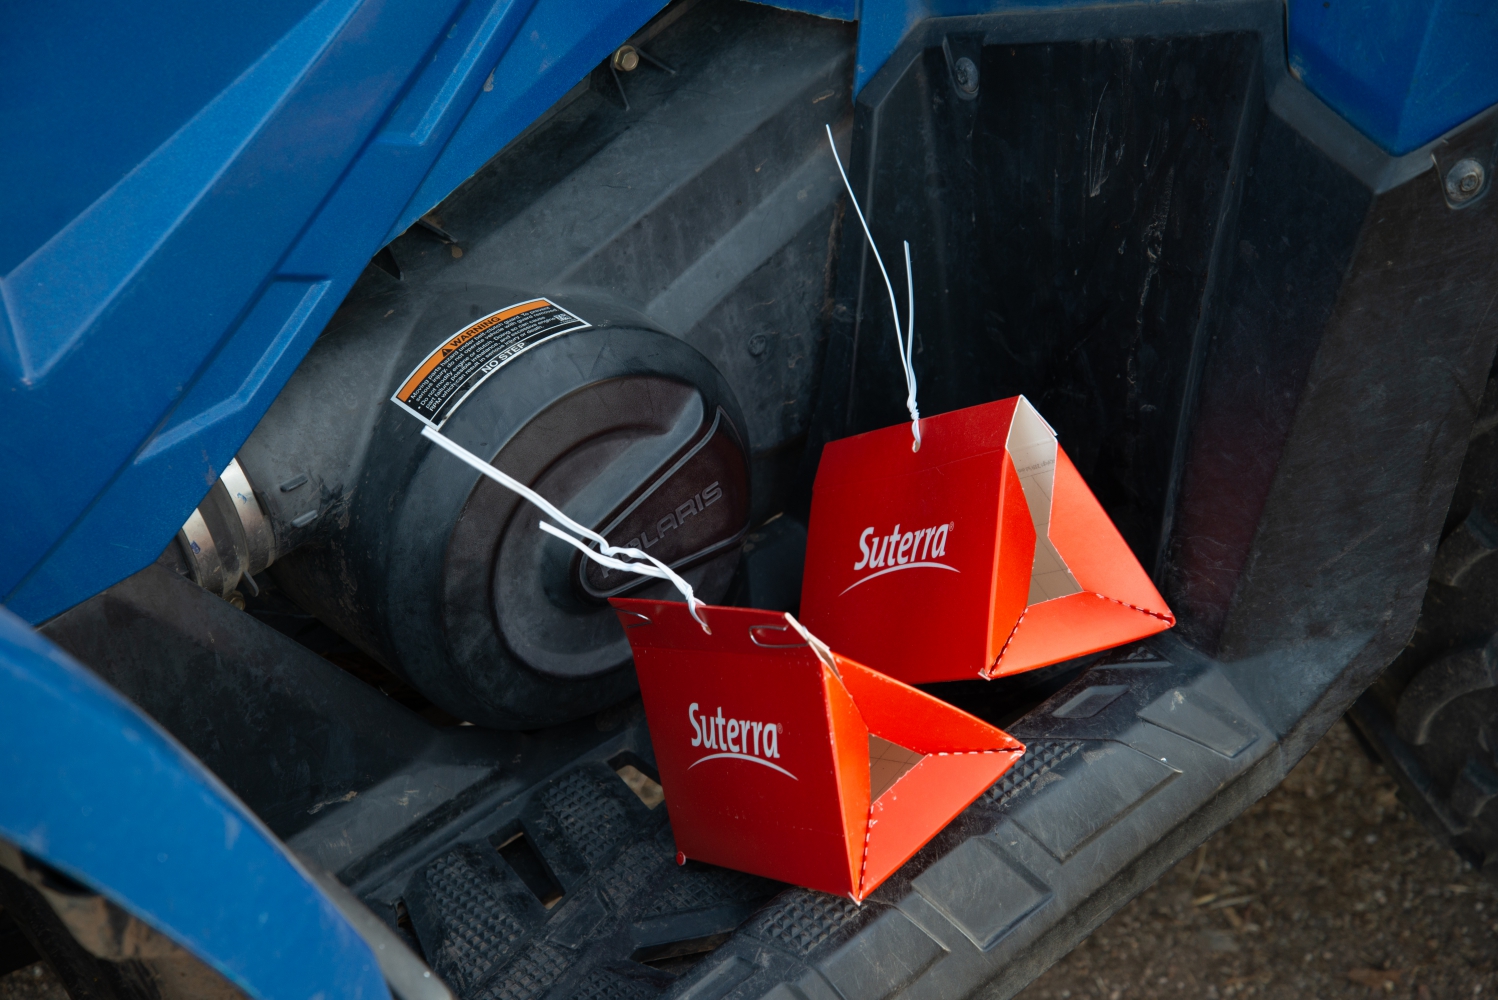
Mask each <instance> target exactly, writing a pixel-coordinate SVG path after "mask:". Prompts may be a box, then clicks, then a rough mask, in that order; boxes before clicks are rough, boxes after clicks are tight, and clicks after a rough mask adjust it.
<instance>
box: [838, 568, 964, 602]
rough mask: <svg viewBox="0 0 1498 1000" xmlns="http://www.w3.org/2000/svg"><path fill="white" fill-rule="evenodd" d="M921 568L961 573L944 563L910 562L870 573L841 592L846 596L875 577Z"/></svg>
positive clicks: (840, 595) (839, 595)
mask: <svg viewBox="0 0 1498 1000" xmlns="http://www.w3.org/2000/svg"><path fill="white" fill-rule="evenodd" d="M923 567H924V568H928V569H945V570H950V571H951V572H953V573H961V572H962V571H961V570H960V569H958V568H957V567H955V566H948V565H947V564H946V563H934V562H912V563H906V564H905V565H904V566H891V567H889V568H888V569H881V570H880V571H879V572H877V573H870V574H869V575H868V576H866V577H864V578H863V579H862V580H859V581H858V582H857V583H854V584H852V585H851V586H849V587H848V588H847V589H846V590H844V591H843V594H846V593H847V592H848V591H849V590H852V589H853V588H854V587H857V586H858V585H859V584H864V583H868V582H869V581H870V580H872V579H874V577H876V576H883V575H884V574H886V573H898V572H899V571H900V570H902V569H921V568H923ZM843 594H838V595H837V596H838V597H842V596H843Z"/></svg>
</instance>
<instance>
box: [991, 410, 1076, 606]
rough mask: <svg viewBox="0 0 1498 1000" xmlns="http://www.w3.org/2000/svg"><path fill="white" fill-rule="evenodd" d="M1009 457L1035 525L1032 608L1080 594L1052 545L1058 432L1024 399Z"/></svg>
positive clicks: (1014, 423)
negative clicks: (1043, 602) (1052, 507)
mask: <svg viewBox="0 0 1498 1000" xmlns="http://www.w3.org/2000/svg"><path fill="white" fill-rule="evenodd" d="M1007 446H1008V449H1009V457H1010V458H1011V459H1013V460H1014V471H1015V472H1016V473H1017V474H1018V475H1019V481H1020V485H1021V486H1022V487H1023V488H1024V491H1025V504H1026V505H1027V506H1028V507H1029V508H1030V519H1031V521H1032V522H1034V524H1035V563H1034V565H1033V566H1032V567H1031V570H1030V596H1029V599H1028V602H1027V603H1029V604H1039V603H1040V602H1042V601H1050V600H1054V599H1055V598H1057V597H1066V596H1068V595H1070V594H1080V593H1081V592H1082V588H1081V587H1080V586H1078V585H1077V580H1076V577H1074V576H1072V572H1071V570H1070V569H1068V568H1067V565H1066V561H1065V560H1064V559H1062V558H1061V554H1060V553H1059V552H1057V551H1056V547H1055V546H1054V545H1052V544H1051V538H1050V530H1051V496H1052V495H1053V494H1054V492H1055V485H1056V432H1055V431H1053V430H1051V427H1050V425H1049V424H1047V423H1046V422H1045V420H1044V419H1042V418H1041V416H1040V414H1039V413H1037V412H1036V410H1035V407H1033V406H1031V405H1030V401H1029V400H1028V399H1026V398H1025V397H1024V396H1021V397H1020V398H1019V402H1018V403H1017V404H1015V407H1014V418H1013V420H1011V421H1010V424H1009V439H1008V444H1007Z"/></svg>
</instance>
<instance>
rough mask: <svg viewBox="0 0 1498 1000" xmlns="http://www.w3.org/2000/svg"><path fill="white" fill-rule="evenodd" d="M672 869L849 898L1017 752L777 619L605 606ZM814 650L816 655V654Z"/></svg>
mask: <svg viewBox="0 0 1498 1000" xmlns="http://www.w3.org/2000/svg"><path fill="white" fill-rule="evenodd" d="M611 603H612V604H613V605H614V607H615V609H616V610H617V611H618V612H619V619H620V621H621V622H622V623H623V625H624V627H625V630H626V635H628V637H629V642H630V647H631V649H632V650H633V652H634V658H635V669H636V671H637V673H638V674H639V678H640V693H641V695H642V696H643V698H644V702H645V714H646V718H647V721H648V723H649V726H650V739H651V742H652V744H653V745H654V748H655V756H656V763H657V765H658V767H659V769H660V777H661V785H662V786H663V788H664V789H665V793H666V800H667V802H669V803H670V807H671V829H672V832H673V833H674V834H675V837H676V846H677V850H678V852H679V854H678V858H679V859H680V860H685V859H686V858H694V859H697V860H700V861H706V862H709V863H712V864H717V865H723V866H726V867H729V868H735V869H738V870H740V871H746V872H751V873H753V874H756V875H764V876H767V877H769V878H774V879H780V880H782V881H785V882H793V883H796V884H798V885H803V886H806V887H808V888H812V889H820V890H822V891H825V892H831V893H836V894H837V895H841V896H849V897H852V898H853V899H854V900H856V901H860V902H861V901H862V900H863V899H864V898H865V897H867V896H868V894H869V893H870V892H872V891H873V890H874V889H875V888H877V887H878V886H879V884H880V883H881V882H883V881H884V880H885V879H886V878H888V877H889V876H890V874H891V873H893V872H894V871H895V869H897V868H898V867H899V866H900V865H902V864H903V863H904V862H905V861H906V860H908V859H909V858H910V856H911V855H913V854H914V853H915V852H916V851H917V850H919V849H920V848H921V846H922V845H923V844H925V843H926V841H928V840H930V839H931V837H933V836H934V835H935V834H936V833H937V832H938V831H939V830H941V829H942V827H944V826H946V824H947V823H948V822H950V821H951V819H952V818H953V817H954V816H956V815H957V814H958V813H959V812H961V811H962V810H963V809H964V808H966V807H967V806H968V804H969V803H971V802H972V801H973V800H974V799H976V798H977V797H978V796H979V795H981V794H982V793H983V792H984V791H985V790H986V789H987V788H989V787H990V786H991V785H993V783H994V782H995V781H997V780H998V779H999V778H1000V777H1001V776H1002V775H1003V774H1004V772H1005V771H1007V770H1008V769H1009V767H1010V766H1011V765H1012V764H1013V763H1014V762H1015V761H1016V760H1017V759H1018V758H1019V757H1020V755H1021V754H1022V753H1023V752H1024V747H1023V746H1022V745H1021V744H1020V743H1019V742H1018V741H1017V740H1015V739H1014V738H1013V737H1011V736H1010V735H1009V734H1007V733H1005V732H1004V731H1002V730H1000V729H996V728H995V727H993V726H990V725H989V724H988V723H986V722H983V721H981V720H979V719H976V718H974V717H973V716H971V715H968V714H967V713H966V712H963V711H961V710H959V709H956V708H953V707H952V706H951V705H948V704H946V703H945V702H943V701H940V700H938V699H936V698H933V697H931V696H930V695H927V694H925V693H924V692H922V691H918V690H916V689H915V688H912V687H910V686H909V685H907V684H903V683H901V682H900V681H897V680H894V679H893V678H891V677H887V676H885V675H883V674H880V673H878V672H876V671H873V670H870V669H869V668H868V667H865V666H863V665H862V664H859V663H856V662H854V661H853V660H850V659H848V658H847V657H844V656H841V655H839V654H837V653H836V652H832V651H830V650H827V649H825V648H822V649H818V648H817V646H816V645H813V644H812V643H811V642H809V641H808V639H807V638H806V637H804V636H803V634H802V633H800V632H799V631H797V629H796V627H795V626H794V625H793V623H792V620H791V619H790V618H789V616H787V615H783V614H778V613H775V612H770V611H758V610H753V609H746V608H725V607H715V606H704V607H701V608H699V611H700V612H701V613H702V615H703V617H704V618H705V620H706V621H707V623H708V625H709V626H710V627H711V628H712V633H711V634H707V633H705V632H704V631H703V630H702V628H701V627H700V626H699V625H698V624H697V623H696V622H695V621H693V620H692V619H691V617H690V616H689V615H688V613H687V607H686V605H685V604H679V603H674V602H669V601H647V600H630V599H623V598H616V599H614V600H613V601H612V602H611ZM818 645H820V644H818Z"/></svg>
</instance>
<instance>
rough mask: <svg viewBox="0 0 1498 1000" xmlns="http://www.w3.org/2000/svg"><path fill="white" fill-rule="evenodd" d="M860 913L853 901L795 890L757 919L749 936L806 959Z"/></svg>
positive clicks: (808, 890) (781, 897) (807, 890)
mask: <svg viewBox="0 0 1498 1000" xmlns="http://www.w3.org/2000/svg"><path fill="white" fill-rule="evenodd" d="M858 913H859V908H858V906H857V905H856V904H855V903H854V902H853V901H852V900H851V899H844V898H842V897H841V896H829V895H828V894H826V893H824V892H813V891H812V890H810V889H792V890H790V891H789V892H786V893H783V894H782V895H781V896H780V898H779V899H777V900H776V901H775V902H774V903H772V904H771V905H770V906H769V907H768V908H767V909H765V910H763V911H762V912H761V913H760V914H759V915H758V916H757V917H756V918H755V920H754V923H753V924H752V925H751V927H750V929H749V933H750V934H752V935H754V936H755V937H757V938H759V939H760V940H761V941H764V942H766V943H767V944H773V945H776V946H778V947H780V948H783V949H785V950H786V951H789V952H791V953H792V954H794V955H796V956H797V957H799V958H805V957H806V956H807V955H810V954H811V953H812V951H814V950H815V949H816V947H817V946H818V945H820V944H821V943H822V942H824V941H826V940H827V939H828V938H830V937H831V936H832V935H833V934H834V933H836V932H837V930H838V929H839V928H841V927H843V926H844V925H845V924H847V923H848V922H849V921H851V920H852V919H853V918H854V917H856V916H858Z"/></svg>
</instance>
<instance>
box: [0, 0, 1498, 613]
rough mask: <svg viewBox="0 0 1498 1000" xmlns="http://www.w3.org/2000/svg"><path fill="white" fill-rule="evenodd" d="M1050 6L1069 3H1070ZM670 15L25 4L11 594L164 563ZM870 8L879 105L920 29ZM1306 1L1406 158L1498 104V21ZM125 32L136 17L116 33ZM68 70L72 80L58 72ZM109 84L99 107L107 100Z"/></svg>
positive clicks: (170, 2) (1483, 15) (1310, 58)
mask: <svg viewBox="0 0 1498 1000" xmlns="http://www.w3.org/2000/svg"><path fill="white" fill-rule="evenodd" d="M1066 2H1067V0H1054V3H1053V4H1046V6H1053V5H1054V6H1060V5H1065V4H1066ZM661 5H662V0H588V2H576V0H436V2H431V3H422V2H415V0H321V2H319V3H316V4H311V3H309V2H308V0H279V2H278V3H274V4H267V5H252V7H251V8H244V7H243V6H242V5H241V6H240V7H227V8H215V9H213V10H212V11H208V12H205V11H202V10H199V9H197V8H194V9H192V10H191V11H188V10H186V9H179V8H178V3H177V2H176V0H160V2H158V3H156V4H154V5H152V6H150V7H148V8H144V9H136V8H133V7H132V8H129V10H130V14H129V15H128V18H127V17H116V18H114V19H112V20H107V19H101V18H100V16H99V13H98V11H96V10H91V9H90V8H89V6H88V5H86V4H79V3H75V4H73V5H72V6H67V7H63V8H58V9H57V10H56V11H54V10H53V9H52V8H50V7H48V8H36V9H29V10H26V11H19V12H17V15H15V16H16V18H17V19H16V20H14V21H13V22H12V23H11V24H10V25H9V27H8V30H7V31H6V32H5V34H4V35H3V36H0V67H4V68H3V69H0V83H3V84H5V85H6V89H5V92H6V93H8V94H10V95H13V96H12V97H11V98H10V99H9V100H8V101H7V104H6V106H5V107H4V109H3V111H0V114H3V116H4V118H3V121H0V134H4V135H5V136H6V139H7V144H8V146H9V148H11V149H21V150H25V153H24V155H21V156H15V155H12V156H8V157H6V158H5V162H4V164H3V165H0V180H4V181H5V182H6V183H7V186H6V188H5V190H7V191H9V192H17V191H24V192H26V197H23V198H17V197H15V196H14V195H13V194H12V195H10V196H8V197H7V198H6V205H5V207H4V209H3V213H4V214H3V215H0V221H3V222H5V223H6V225H5V226H3V227H0V233H3V234H4V235H3V236H0V241H3V242H0V270H4V271H5V277H4V279H3V300H4V303H5V309H4V311H3V313H0V379H3V382H4V392H3V393H0V426H3V427H4V429H5V433H4V434H3V435H0V480H3V481H4V482H6V483H7V484H8V489H6V490H5V491H4V492H3V493H0V595H3V599H4V601H5V603H6V604H7V605H8V606H9V607H10V608H11V609H12V610H14V611H16V612H17V613H19V614H21V615H22V616H23V617H25V618H27V619H29V620H31V621H33V622H37V621H41V620H44V619H45V618H47V617H50V616H51V615H53V614H56V613H57V612H59V611H62V610H64V609H65V608H67V607H70V606H71V605H73V604H75V603H77V602H78V601H80V600H82V599H84V598H86V597H88V596H90V595H92V594H94V593H97V592H98V591H99V590H101V589H103V588H104V587H106V586H108V585H110V584H111V583H114V582H115V581H117V580H120V579H122V578H123V577H125V576H127V575H129V574H130V573H132V572H134V571H135V570H137V569H139V568H140V567H141V566H143V565H145V564H146V563H147V562H149V561H150V560H151V559H153V558H155V556H156V555H157V554H158V553H159V552H160V551H161V549H162V548H163V547H164V546H165V545H166V543H167V542H168V540H169V539H170V538H171V536H172V534H173V533H174V532H175V531H176V529H177V528H178V527H179V526H180V525H181V524H182V522H183V520H184V519H185V518H186V516H187V514H188V513H190V512H191V510H192V508H193V507H194V506H195V505H196V504H197V503H198V501H199V500H200V499H201V498H202V495H203V493H204V492H205V491H206V490H207V488H208V486H209V485H211V483H212V481H213V480H214V479H215V478H216V477H217V476H218V474H219V473H220V472H221V471H222V470H223V468H224V466H225V464H226V463H227V462H228V461H229V459H230V458H232V457H233V455H234V452H235V451H236V450H237V449H238V447H239V445H240V444H241V443H242V442H243V441H244V439H245V438H246V437H247V436H248V435H249V433H250V431H251V430H252V429H253V427H254V425H255V424H256V423H257V422H258V420H259V419H260V417H261V416H262V415H263V413H264V412H265V410H266V408H267V407H268V406H269V405H270V401H271V400H272V399H273V398H274V397H275V395H276V393H277V392H278V391H279V390H280V388H281V386H282V385H283V384H284V383H285V381H286V379H287V378H288V377H289V376H290V374H291V371H292V370H293V369H294V368H295V367H296V364H297V363H298V362H299V361H300V359H301V357H302V355H303V354H304V353H305V352H306V350H307V348H308V347H309V346H310V344H311V342H312V340H313V339H314V338H315V337H316V336H317V333H318V332H319V331H320V329H321V328H322V326H323V325H324V324H325V323H326V322H327V320H328V318H329V317H330V316H331V314H332V312H333V310H334V309H335V308H336V307H337V305H338V303H339V302H340V301H341V299H342V298H343V296H344V294H345V293H346V292H347V290H348V288H349V287H350V286H351V285H352V283H353V281H354V279H355V278H356V277H357V276H358V274H359V272H360V270H361V269H362V268H363V266H364V265H365V263H366V262H367V261H368V259H369V257H370V256H371V255H372V254H373V253H374V252H375V251H376V250H377V249H379V247H380V246H381V245H383V244H384V243H385V242H387V241H388V240H389V239H391V238H393V237H394V236H396V235H398V234H399V233H400V232H401V231H403V230H404V229H405V228H406V227H407V226H409V225H410V224H411V223H412V222H413V221H415V220H416V219H417V218H418V217H419V216H420V215H421V214H422V213H423V212H425V211H427V210H429V209H430V208H431V207H432V206H434V205H435V204H436V203H437V202H438V201H440V200H441V199H442V198H443V197H445V196H446V195H447V194H448V193H449V192H451V190H452V189H453V188H454V187H456V186H457V185H458V184H460V183H461V182H462V181H463V180H464V179H466V178H467V177H468V176H469V175H471V174H472V173H473V171H474V170H476V169H477V168H478V167H479V166H481V165H482V164H483V163H484V162H485V161H486V160H487V159H488V158H489V157H490V156H492V155H493V154H494V153H496V152H497V151H498V150H499V149H500V148H501V147H503V146H504V144H505V143H506V142H508V141H509V140H510V139H512V138H514V137H515V136H516V135H518V134H519V133H520V131H521V130H522V129H523V128H524V127H525V126H526V125H527V124H528V123H529V122H531V121H532V120H534V118H535V117H536V116H537V115H538V114H540V113H541V112H542V111H543V110H545V109H546V108H547V107H548V106H550V105H551V104H552V103H553V102H555V101H556V100H557V99H558V98H559V97H560V96H561V95H562V94H564V93H565V92H566V91H567V90H568V89H569V88H570V87H572V86H573V84H574V83H575V82H576V81H577V80H578V79H580V78H581V77H582V76H583V75H585V74H586V72H587V71H588V70H589V69H590V68H591V67H593V66H594V65H596V64H597V63H598V62H599V61H600V60H602V59H603V58H604V57H605V56H606V55H607V53H608V52H609V51H611V50H612V49H613V48H614V47H615V46H617V45H618V44H619V43H620V42H622V41H623V40H625V39H626V38H628V37H629V35H630V34H631V33H632V32H634V31H635V30H637V29H638V28H639V27H640V26H641V25H643V24H644V23H645V22H646V21H647V20H648V19H649V18H650V17H651V16H652V15H653V14H654V13H655V12H656V11H657V10H658V9H659V8H660V6H661ZM780 5H781V6H785V7H790V8H795V9H802V10H806V11H809V12H812V13H818V14H824V15H831V16H841V17H848V16H853V15H855V14H856V15H858V16H859V17H861V19H862V23H861V32H860V40H859V58H858V70H857V74H858V79H857V83H858V85H859V86H862V84H863V83H864V82H866V81H867V80H868V79H869V78H870V77H871V76H872V75H873V73H874V72H876V71H877V70H878V69H879V67H880V66H882V65H883V63H884V62H885V60H886V59H887V58H888V56H889V53H890V52H891V51H893V49H894V47H895V46H896V45H897V44H898V43H899V40H900V39H901V38H902V37H903V36H904V35H905V33H906V32H907V31H908V30H909V29H910V27H911V26H912V25H913V24H915V23H916V22H917V21H919V20H920V19H922V18H925V17H932V16H945V15H957V14H965V13H977V12H982V11H986V10H991V9H993V8H994V7H995V4H993V3H992V2H991V0H916V2H903V3H885V2H873V0H870V2H867V3H865V4H863V5H862V6H861V8H860V9H857V10H855V9H854V3H853V2H852V0H804V2H799V3H783V4H780ZM1364 6H1366V5H1353V6H1342V5H1340V4H1339V5H1337V6H1333V7H1326V6H1323V5H1321V4H1318V3H1311V4H1302V3H1296V4H1294V5H1293V6H1292V8H1291V22H1290V26H1291V41H1290V51H1291V59H1292V62H1293V63H1294V64H1295V65H1296V66H1297V67H1298V68H1299V69H1300V72H1301V74H1302V76H1303V78H1304V79H1305V80H1306V81H1307V83H1308V85H1310V86H1311V87H1312V89H1313V90H1316V91H1317V92H1318V93H1320V94H1321V96H1323V97H1324V98H1325V99H1326V100H1327V101H1328V102H1329V103H1331V104H1332V106H1333V107H1335V108H1337V109H1338V110H1339V111H1341V112H1342V113H1343V114H1344V115H1346V116H1347V117H1348V118H1349V120H1351V121H1353V122H1354V123H1355V124H1358V125H1359V126H1360V127H1362V128H1363V129H1364V130H1365V131H1367V132H1368V134H1369V135H1371V136H1373V137H1374V138H1375V139H1377V140H1378V141H1380V142H1381V143H1383V144H1385V145H1386V147H1388V148H1390V149H1393V150H1395V151H1400V150H1403V149H1406V148H1410V147H1412V146H1413V145H1418V144H1419V143H1420V142H1424V141H1426V140H1428V139H1430V138H1432V137H1434V136H1435V135H1437V134H1439V132H1441V131H1443V130H1445V129H1446V128H1449V127H1450V126H1451V125H1453V124H1455V123H1456V122H1458V121H1461V120H1464V119H1465V118H1467V117H1470V115H1471V114H1473V113H1475V112H1476V111H1479V110H1481V108H1483V107H1485V106H1487V105H1488V104H1491V103H1493V102H1494V101H1498V59H1494V58H1492V53H1493V52H1494V51H1495V50H1498V34H1495V31H1498V28H1495V25H1498V13H1495V11H1494V9H1493V8H1492V6H1491V5H1488V6H1487V7H1486V8H1484V9H1481V10H1477V11H1476V12H1475V13H1473V12H1467V11H1465V9H1458V8H1457V7H1456V6H1455V5H1454V4H1453V3H1451V2H1448V0H1429V2H1424V3H1421V2H1408V0H1406V2H1402V3H1400V4H1397V5H1396V6H1395V8H1393V10H1394V12H1395V15H1397V16H1390V17H1375V16H1371V15H1370V16H1363V15H1364V14H1367V13H1368V12H1365V11H1363V7H1364ZM116 21H117V22H118V23H115V22H116ZM62 53H66V54H67V56H69V57H72V58H70V62H72V64H73V65H74V66H75V67H76V70H77V73H76V75H74V76H69V77H68V79H66V80H63V81H61V82H59V83H57V84H56V85H55V86H53V85H52V84H51V83H50V82H49V83H48V85H47V86H46V88H45V89H39V87H38V84H37V83H36V81H39V80H44V79H45V80H49V81H50V80H52V79H53V78H55V77H56V76H58V74H55V73H50V72H48V71H47V67H48V66H50V65H51V64H52V62H53V61H55V60H57V59H58V58H59V55H60V54H62ZM95 95H102V96H101V97H98V98H96V97H95Z"/></svg>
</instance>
